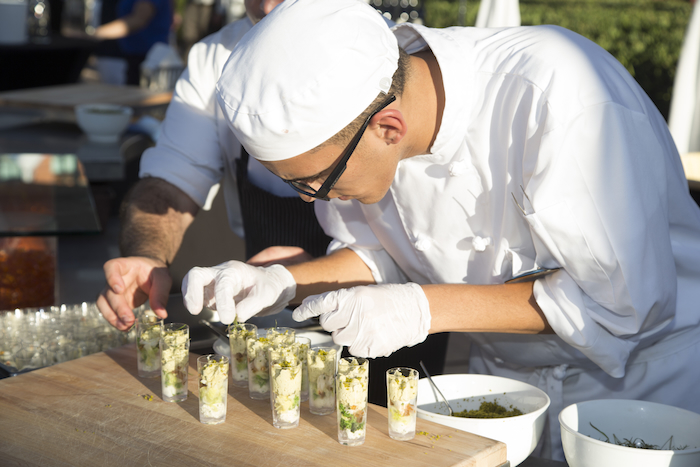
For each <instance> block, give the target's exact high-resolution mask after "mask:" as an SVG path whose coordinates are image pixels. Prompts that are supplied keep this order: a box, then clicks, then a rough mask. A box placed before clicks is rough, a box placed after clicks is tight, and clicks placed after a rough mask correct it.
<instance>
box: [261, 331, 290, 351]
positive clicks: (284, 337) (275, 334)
mask: <svg viewBox="0 0 700 467" xmlns="http://www.w3.org/2000/svg"><path fill="white" fill-rule="evenodd" d="M265 335H266V336H267V339H268V340H269V341H270V344H272V346H273V347H276V346H278V345H283V344H286V345H292V344H293V343H294V338H295V337H296V332H295V331H294V329H293V328H283V327H276V328H268V329H266V330H265Z"/></svg>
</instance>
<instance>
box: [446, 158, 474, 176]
mask: <svg viewBox="0 0 700 467" xmlns="http://www.w3.org/2000/svg"><path fill="white" fill-rule="evenodd" d="M468 169H469V166H468V165H467V161H465V160H461V161H455V162H453V163H451V164H450V169H449V170H450V176H452V177H459V176H460V175H462V174H464V173H466V172H467V170H468Z"/></svg>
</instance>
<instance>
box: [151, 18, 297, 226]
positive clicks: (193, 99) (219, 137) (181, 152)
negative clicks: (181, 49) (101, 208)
mask: <svg viewBox="0 0 700 467" xmlns="http://www.w3.org/2000/svg"><path fill="white" fill-rule="evenodd" d="M251 27H252V23H251V22H250V20H249V19H248V18H247V17H245V18H243V19H240V20H238V21H236V22H234V23H231V24H228V25H227V26H225V27H223V28H222V29H220V30H219V31H218V32H216V33H214V34H212V35H210V36H208V37H206V38H204V39H203V40H202V41H200V42H198V43H197V44H195V45H194V46H193V47H192V49H191V50H190V53H189V55H188V60H187V69H186V70H185V71H184V72H183V74H182V76H181V77H180V79H179V80H178V82H177V84H176V86H175V92H174V93H173V98H172V101H171V102H170V105H169V106H168V111H167V113H166V118H165V120H164V121H163V124H162V125H161V130H160V136H159V137H158V142H157V144H156V146H155V147H153V148H150V149H148V150H146V151H144V153H143V155H142V157H141V166H140V170H139V176H140V177H142V178H143V177H158V178H162V179H164V180H166V181H168V182H170V183H171V184H173V185H175V186H176V187H178V188H180V189H181V190H182V191H184V192H185V193H186V194H187V195H189V196H190V198H192V200H194V202H195V203H197V205H198V206H199V207H200V208H204V209H207V210H208V209H209V206H210V205H211V201H212V200H213V197H214V195H216V193H217V191H218V188H219V183H220V182H221V184H222V185H223V190H224V198H225V200H226V209H227V212H228V218H229V224H230V225H231V229H232V230H233V231H234V232H235V233H236V234H237V235H238V236H239V237H244V231H243V222H242V220H241V208H240V204H239V200H238V189H237V183H236V159H238V158H239V157H240V152H241V144H240V143H239V142H238V140H236V138H235V136H233V133H232V132H231V130H230V129H229V127H228V125H227V123H226V120H225V118H224V116H223V113H222V112H221V109H220V108H219V105H218V103H217V101H216V95H215V91H216V82H217V81H218V80H219V78H220V77H221V71H222V70H223V68H224V64H225V63H226V60H228V57H229V55H230V54H231V50H232V49H233V47H234V46H235V45H236V44H237V43H238V41H239V40H240V39H241V38H242V37H243V35H244V34H245V33H246V32H248V31H249V30H250V28H251ZM248 178H249V179H250V181H251V182H252V183H253V184H254V185H256V186H258V187H259V188H263V189H264V190H266V191H268V192H270V193H272V194H274V195H276V196H283V197H290V196H294V197H296V196H298V194H297V192H296V191H294V190H293V189H292V188H290V187H289V186H288V185H287V184H286V183H284V181H282V180H281V179H280V178H278V177H276V176H275V175H273V174H272V173H271V172H270V171H268V170H267V169H266V168H265V167H263V165H262V164H260V162H258V161H257V160H255V159H254V158H252V157H251V158H250V159H249V163H248Z"/></svg>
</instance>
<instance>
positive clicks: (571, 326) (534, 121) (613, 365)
mask: <svg viewBox="0 0 700 467" xmlns="http://www.w3.org/2000/svg"><path fill="white" fill-rule="evenodd" d="M259 56H265V57H267V58H268V60H261V61H257V60H256V59H255V58H256V57H259ZM217 98H218V100H219V103H220V107H221V109H222V110H223V111H224V113H225V120H227V121H228V122H229V124H230V128H231V130H232V132H233V133H234V135H235V136H236V138H237V139H238V141H240V142H241V144H242V145H243V146H244V147H245V148H246V149H247V150H248V152H250V154H251V155H253V156H254V157H255V158H257V159H259V161H260V162H261V163H262V164H263V165H264V166H265V167H267V168H268V169H270V170H271V171H272V172H273V173H275V174H276V175H277V176H279V177H280V178H281V179H283V180H285V181H286V182H287V183H288V184H289V185H290V186H292V187H294V189H295V190H297V191H298V192H299V193H300V196H301V197H302V198H303V199H305V200H307V201H314V200H316V201H315V203H314V204H315V205H317V206H316V213H317V215H318V217H319V221H320V223H321V225H322V226H323V227H324V229H325V231H326V233H328V234H329V235H330V236H332V237H333V242H332V243H331V246H330V247H329V252H330V253H329V254H328V255H326V256H324V257H322V258H318V259H315V260H313V261H310V262H306V263H300V264H295V265H290V266H287V267H283V266H278V265H277V266H272V267H269V268H259V267H258V268H255V267H251V266H250V265H247V264H244V263H241V262H235V261H231V262H228V263H225V264H221V265H219V266H216V267H213V268H193V269H192V270H191V271H190V272H189V273H188V274H187V276H186V277H185V279H184V280H183V294H184V301H185V304H186V306H187V308H188V310H189V311H190V312H191V313H193V314H197V313H199V312H200V310H201V309H202V306H203V305H207V306H210V307H216V309H217V310H218V311H219V315H220V316H221V319H222V321H223V322H228V321H232V320H233V319H234V318H238V320H239V321H245V320H247V319H249V318H250V317H252V316H255V315H256V314H258V313H259V312H261V310H262V313H271V312H274V311H276V310H278V309H280V308H281V307H283V306H284V305H285V304H286V303H288V302H289V301H296V302H298V301H299V300H301V299H304V300H303V302H302V304H301V305H300V306H299V307H298V308H297V309H296V310H295V311H294V315H293V316H294V319H296V320H298V321H303V320H307V319H310V318H312V317H319V320H320V324H321V326H323V328H324V329H325V330H326V331H329V332H332V334H333V339H334V341H335V343H336V344H339V345H345V346H348V348H349V350H350V352H351V353H352V354H353V355H356V356H359V357H370V358H372V357H375V356H382V355H389V354H392V353H393V352H395V351H397V350H398V349H401V348H403V347H406V346H409V347H410V346H414V345H416V344H418V343H420V342H423V340H424V339H426V337H427V336H428V335H432V334H435V333H444V332H468V333H469V334H470V338H471V340H472V342H473V343H474V344H475V345H473V346H472V348H471V354H470V361H469V371H470V372H472V373H483V374H493V375H498V376H504V377H508V378H513V379H517V380H521V381H525V382H528V383H530V384H532V385H535V386H537V387H539V388H540V389H542V390H544V391H546V392H547V394H548V395H549V397H550V399H551V405H550V407H549V410H548V421H547V423H546V426H545V431H544V434H543V436H542V439H541V445H540V446H539V447H538V450H537V451H536V454H535V455H539V456H541V457H548V458H549V457H551V458H555V459H558V460H563V459H564V457H563V450H562V446H561V439H560V430H559V425H558V421H557V416H558V414H559V412H560V411H561V410H562V409H563V408H564V407H566V406H567V405H570V404H572V403H577V402H581V401H585V400H591V399H608V398H620V399H639V400H648V401H653V402H660V403H663V404H669V405H673V406H677V407H681V408H684V409H687V410H692V411H695V412H700V399H698V397H697V393H698V387H700V372H698V371H694V369H695V368H697V362H698V360H699V359H700V307H699V306H698V303H700V209H699V208H698V206H697V205H696V204H695V203H694V202H693V200H692V198H691V197H690V195H689V192H688V184H687V180H686V179H685V176H684V173H683V167H682V165H681V161H680V157H679V155H678V151H677V149H676V145H675V143H674V141H673V139H672V137H671V134H670V132H669V130H668V126H667V125H666V122H665V120H664V119H663V117H662V116H661V114H660V113H659V111H658V109H656V107H655V106H654V104H653V103H652V102H651V100H650V99H649V97H648V96H647V95H646V94H645V93H644V91H643V90H642V89H641V88H640V86H639V85H638V84H637V83H636V82H635V81H634V79H633V78H632V77H631V76H630V75H629V73H628V72H627V71H626V70H625V68H624V67H623V66H622V65H621V64H620V63H619V62H618V61H617V60H615V59H614V57H612V56H611V55H610V54H609V53H607V52H606V51H605V50H603V49H602V48H600V47H599V46H597V45H596V44H594V43H593V42H591V41H589V40H587V39H585V38H584V37H582V36H580V35H578V34H575V33H573V32H571V31H568V30H566V29H564V28H560V27H556V26H531V27H514V28H457V27H456V28H448V29H431V28H425V27H422V26H416V25H412V24H401V25H399V26H396V27H395V28H393V29H392V30H387V29H386V28H385V26H384V24H383V22H382V21H381V18H380V17H379V16H378V15H377V13H376V12H375V11H374V10H373V9H372V8H371V7H370V6H368V5H367V4H366V3H364V2H363V1H361V0H333V1H325V0H287V1H285V3H283V4H282V5H280V6H279V7H278V8H277V9H275V11H273V12H272V13H271V14H270V15H268V17H267V18H266V19H265V21H263V22H261V23H260V24H259V25H258V26H256V28H254V29H253V30H251V31H250V33H249V34H247V35H246V36H245V37H244V38H243V39H242V40H241V41H240V42H239V43H238V45H237V46H236V47H235V48H234V50H233V51H232V52H231V56H230V58H229V60H228V62H227V63H226V65H225V66H224V69H223V73H222V75H221V78H220V80H219V83H218V84H217ZM325 200H328V201H325ZM536 270H539V271H540V272H541V274H539V275H535V276H534V280H532V281H522V280H521V279H522V277H523V276H524V275H526V274H528V273H530V272H533V271H536ZM512 279H516V281H515V282H513V281H512ZM348 284H356V286H354V287H348V286H347V285H348ZM370 366H371V364H370Z"/></svg>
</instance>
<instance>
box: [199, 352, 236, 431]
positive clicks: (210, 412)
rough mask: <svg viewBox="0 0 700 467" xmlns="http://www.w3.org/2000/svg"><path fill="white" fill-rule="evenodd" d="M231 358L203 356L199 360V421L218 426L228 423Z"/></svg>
mask: <svg viewBox="0 0 700 467" xmlns="http://www.w3.org/2000/svg"><path fill="white" fill-rule="evenodd" d="M228 366H229V358H228V357H226V356H225V355H213V354H212V355H202V356H201V357H198V358H197V372H198V374H199V421H200V422H202V423H204V424H207V425H218V424H219V423H224V422H225V421H226V399H227V396H228Z"/></svg>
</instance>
